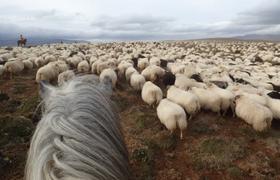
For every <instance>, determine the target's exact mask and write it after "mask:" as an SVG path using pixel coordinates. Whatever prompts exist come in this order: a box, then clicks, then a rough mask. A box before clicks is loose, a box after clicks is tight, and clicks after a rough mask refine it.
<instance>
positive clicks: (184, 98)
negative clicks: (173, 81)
mask: <svg viewBox="0 0 280 180" xmlns="http://www.w3.org/2000/svg"><path fill="white" fill-rule="evenodd" d="M167 99H169V100H170V101H172V102H174V103H177V104H178V105H180V106H182V107H183V108H184V109H185V110H186V112H187V113H188V114H189V115H190V117H189V120H190V119H191V118H192V117H193V115H195V114H196V113H198V112H199V110H200V104H199V99H198V97H197V96H196V95H195V94H193V93H191V92H188V91H184V90H181V89H179V88H177V87H175V86H171V87H170V88H169V89H168V91H167Z"/></svg>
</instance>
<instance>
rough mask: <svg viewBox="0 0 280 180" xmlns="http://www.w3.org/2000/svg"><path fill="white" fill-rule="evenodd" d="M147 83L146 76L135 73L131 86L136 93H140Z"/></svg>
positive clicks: (131, 79)
mask: <svg viewBox="0 0 280 180" xmlns="http://www.w3.org/2000/svg"><path fill="white" fill-rule="evenodd" d="M145 82H146V80H145V78H144V76H142V75H141V74H139V73H133V74H132V75H131V77H130V85H131V86H132V88H133V89H134V90H136V91H140V90H141V89H142V88H143V86H144V84H145Z"/></svg>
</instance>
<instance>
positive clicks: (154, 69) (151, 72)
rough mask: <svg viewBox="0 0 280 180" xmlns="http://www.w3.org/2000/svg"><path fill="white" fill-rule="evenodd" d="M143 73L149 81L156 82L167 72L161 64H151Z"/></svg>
mask: <svg viewBox="0 0 280 180" xmlns="http://www.w3.org/2000/svg"><path fill="white" fill-rule="evenodd" d="M141 74H142V75H143V76H144V77H145V79H146V80H147V81H152V82H155V80H157V78H161V77H163V75H164V74H165V70H164V69H163V68H161V67H159V66H156V65H150V66H148V67H147V68H146V69H144V70H143V71H142V72H141Z"/></svg>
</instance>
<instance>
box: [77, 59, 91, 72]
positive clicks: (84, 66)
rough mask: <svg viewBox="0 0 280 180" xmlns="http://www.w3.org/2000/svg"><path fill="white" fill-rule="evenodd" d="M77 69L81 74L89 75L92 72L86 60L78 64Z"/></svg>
mask: <svg viewBox="0 0 280 180" xmlns="http://www.w3.org/2000/svg"><path fill="white" fill-rule="evenodd" d="M77 69H78V72H79V73H87V72H89V70H90V66H89V64H88V62H87V61H86V60H83V61H81V62H80V63H79V64H78V68H77Z"/></svg>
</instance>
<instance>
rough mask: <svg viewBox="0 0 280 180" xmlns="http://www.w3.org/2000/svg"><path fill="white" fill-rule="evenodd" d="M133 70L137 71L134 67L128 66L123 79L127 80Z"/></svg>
mask: <svg viewBox="0 0 280 180" xmlns="http://www.w3.org/2000/svg"><path fill="white" fill-rule="evenodd" d="M135 72H137V70H136V69H135V68H134V67H128V68H127V69H126V71H125V79H126V80H127V81H128V82H129V81H130V77H131V75H132V74H133V73H135Z"/></svg>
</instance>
